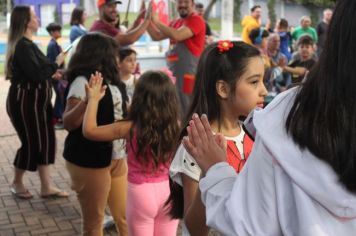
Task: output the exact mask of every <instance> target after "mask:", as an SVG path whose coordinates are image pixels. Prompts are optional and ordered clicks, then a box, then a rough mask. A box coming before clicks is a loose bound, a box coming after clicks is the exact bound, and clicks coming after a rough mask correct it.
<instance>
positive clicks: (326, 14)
mask: <svg viewBox="0 0 356 236" xmlns="http://www.w3.org/2000/svg"><path fill="white" fill-rule="evenodd" d="M332 16H333V11H332V10H331V9H329V8H327V9H325V10H324V11H323V20H322V21H321V22H320V23H319V24H318V26H317V27H316V32H317V33H318V38H319V40H318V43H317V46H318V49H317V54H318V56H320V54H321V51H322V50H323V48H324V45H325V41H326V35H327V32H328V27H329V24H330V21H331V18H332Z"/></svg>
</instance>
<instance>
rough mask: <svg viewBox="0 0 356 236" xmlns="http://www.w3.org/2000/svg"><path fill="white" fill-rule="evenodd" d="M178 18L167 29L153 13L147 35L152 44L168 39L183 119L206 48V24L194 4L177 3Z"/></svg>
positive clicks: (185, 0) (183, 0)
mask: <svg viewBox="0 0 356 236" xmlns="http://www.w3.org/2000/svg"><path fill="white" fill-rule="evenodd" d="M176 3H177V4H176V10H177V12H178V14H179V18H177V19H174V20H172V21H171V22H170V23H169V25H168V26H167V25H165V24H163V23H162V22H161V21H160V19H159V17H158V15H157V14H156V13H154V14H153V16H152V24H150V26H149V27H148V29H147V31H148V33H149V34H150V36H151V38H152V39H153V40H155V41H159V40H163V39H167V38H168V39H169V40H170V46H169V50H168V51H167V52H166V60H167V65H168V68H169V69H170V70H171V71H172V72H173V75H174V76H175V77H176V89H177V93H178V97H179V101H180V110H181V115H182V116H183V115H185V113H186V112H187V110H188V107H189V104H190V99H191V97H190V95H191V93H192V91H193V87H194V81H195V72H196V69H197V65H198V60H199V57H200V55H201V53H202V52H203V50H204V48H205V22H204V19H203V18H202V17H201V16H199V15H198V14H197V13H196V12H195V10H194V0H177V2H176Z"/></svg>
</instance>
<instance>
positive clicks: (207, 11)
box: [204, 0, 218, 20]
mask: <svg viewBox="0 0 356 236" xmlns="http://www.w3.org/2000/svg"><path fill="white" fill-rule="evenodd" d="M217 1H218V0H210V2H209V4H208V6H207V7H206V8H205V13H204V19H205V20H208V18H209V15H210V12H211V10H212V9H213V6H214V5H215V3H216V2H217Z"/></svg>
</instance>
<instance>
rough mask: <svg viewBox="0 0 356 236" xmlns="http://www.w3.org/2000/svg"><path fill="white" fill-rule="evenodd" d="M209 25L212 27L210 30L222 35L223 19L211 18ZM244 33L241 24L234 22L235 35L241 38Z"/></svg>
mask: <svg viewBox="0 0 356 236" xmlns="http://www.w3.org/2000/svg"><path fill="white" fill-rule="evenodd" d="M208 23H209V25H210V28H211V29H212V30H213V31H214V32H216V33H217V34H220V31H221V18H209V20H208ZM241 32H242V27H241V24H240V22H234V35H235V36H236V35H238V36H240V35H241Z"/></svg>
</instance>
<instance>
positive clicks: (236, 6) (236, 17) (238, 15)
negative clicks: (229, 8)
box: [234, 0, 243, 22]
mask: <svg viewBox="0 0 356 236" xmlns="http://www.w3.org/2000/svg"><path fill="white" fill-rule="evenodd" d="M242 2H243V0H234V22H239V21H240V20H241V10H240V8H241V4H242Z"/></svg>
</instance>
